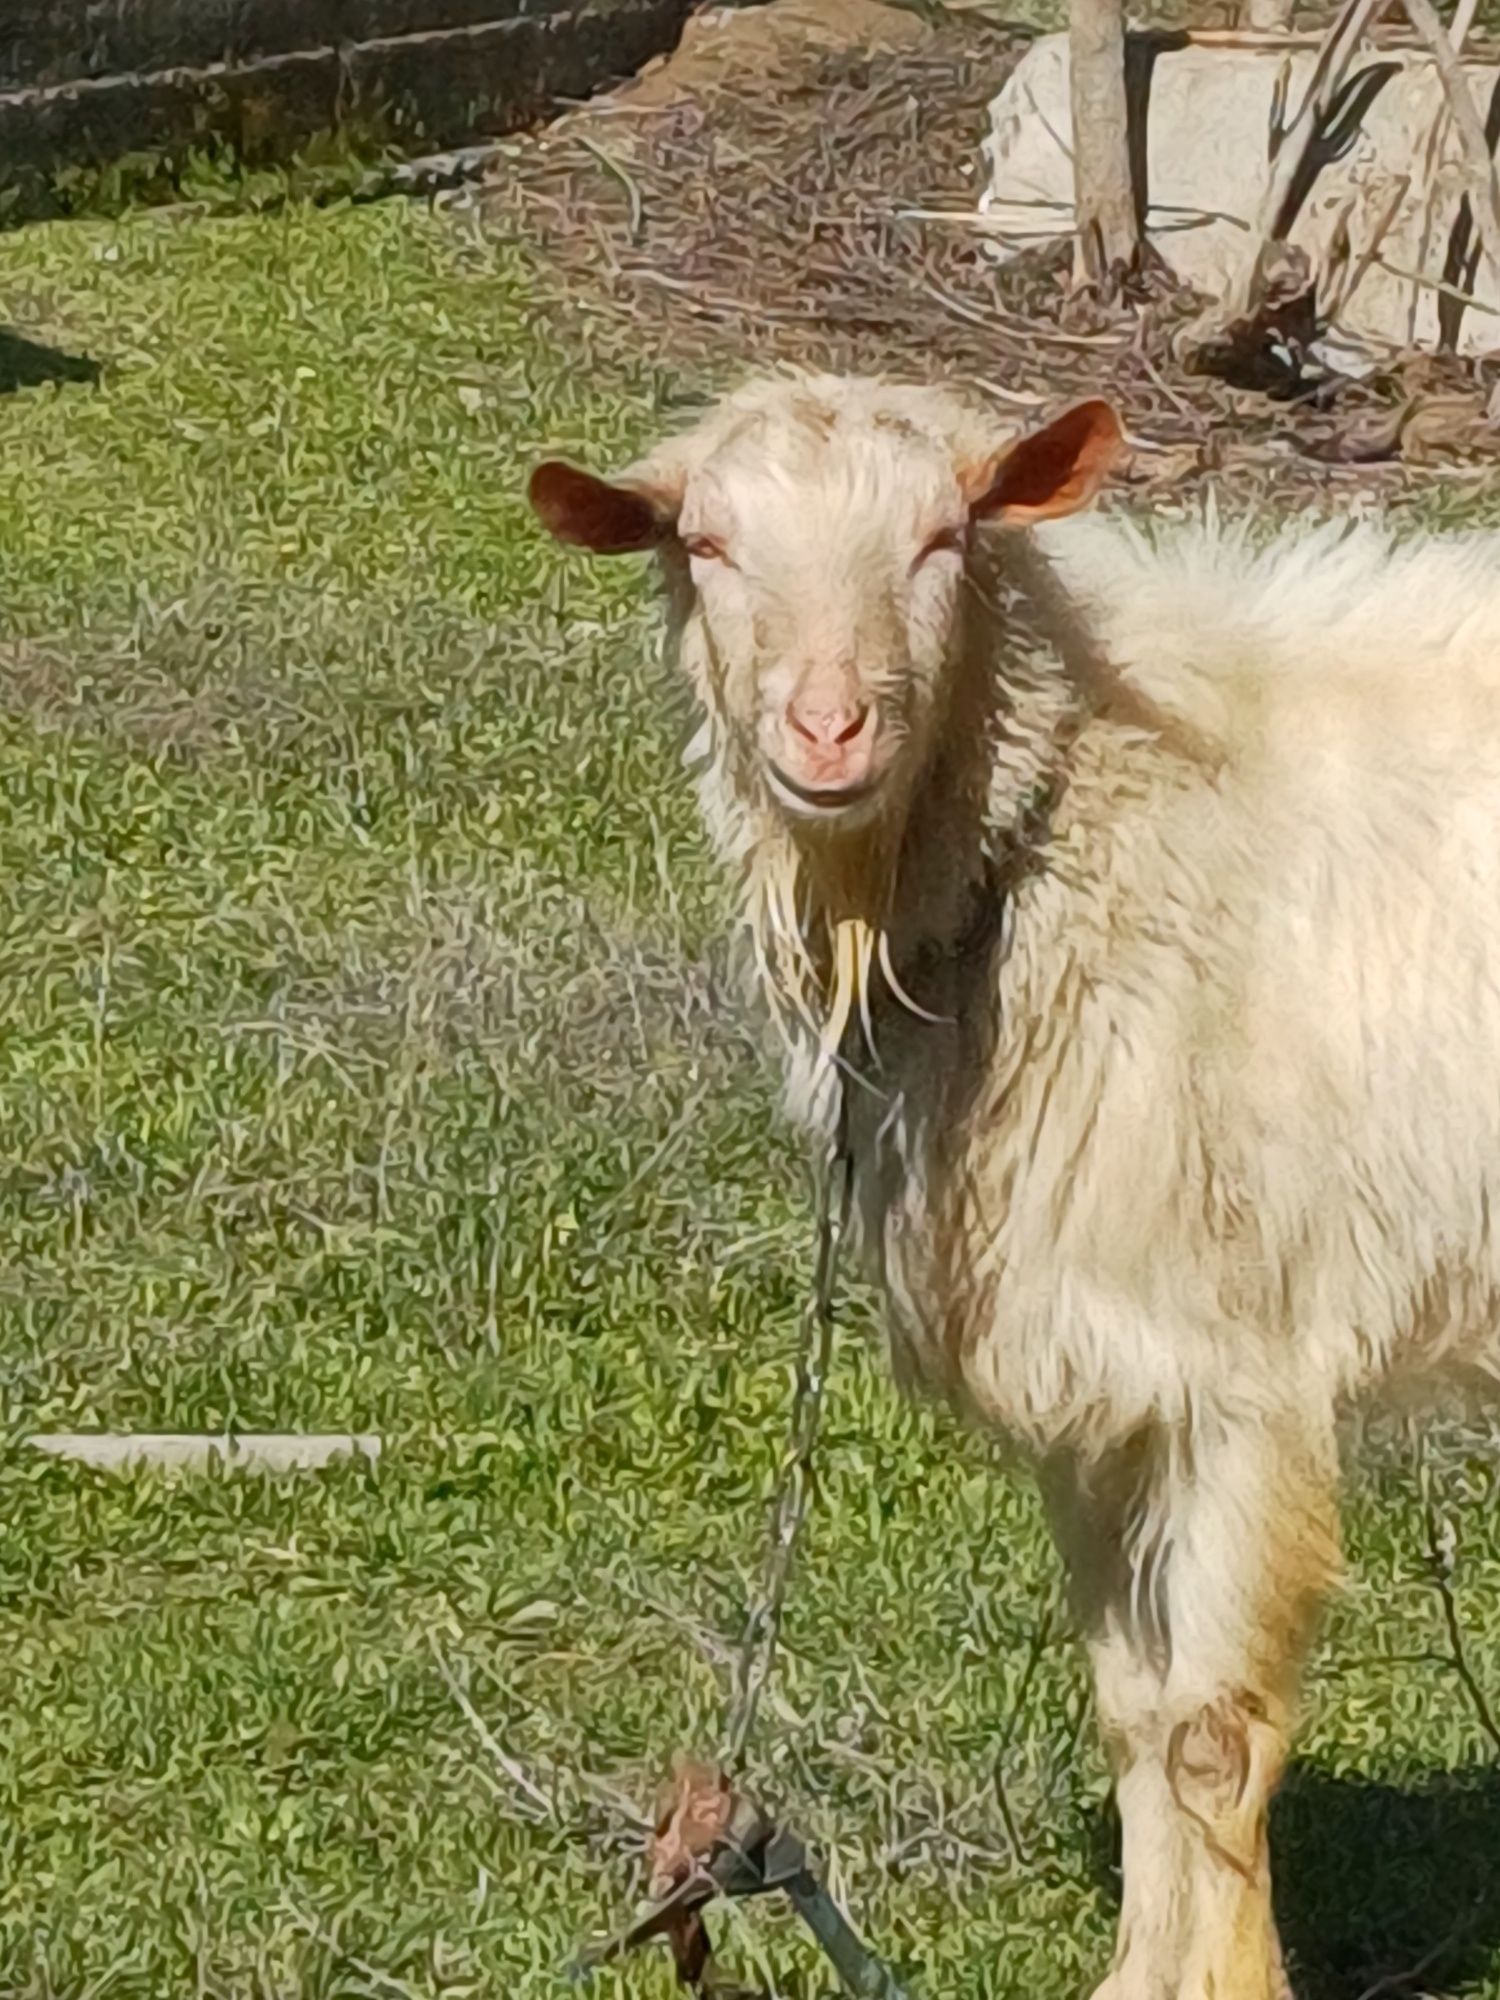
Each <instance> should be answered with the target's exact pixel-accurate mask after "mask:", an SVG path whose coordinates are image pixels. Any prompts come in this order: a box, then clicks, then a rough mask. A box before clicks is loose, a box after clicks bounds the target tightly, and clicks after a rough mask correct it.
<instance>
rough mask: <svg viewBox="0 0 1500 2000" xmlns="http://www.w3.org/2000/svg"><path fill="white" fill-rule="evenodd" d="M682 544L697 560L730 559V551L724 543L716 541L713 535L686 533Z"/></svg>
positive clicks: (718, 560) (719, 560)
mask: <svg viewBox="0 0 1500 2000" xmlns="http://www.w3.org/2000/svg"><path fill="white" fill-rule="evenodd" d="M682 546H683V547H684V549H686V550H687V552H688V554H689V555H690V556H691V557H693V559H694V560H695V561H696V562H721V563H727V562H728V561H729V552H728V550H727V549H726V548H725V547H724V544H723V543H722V542H719V541H715V539H714V537H713V536H712V535H684V536H683V538H682Z"/></svg>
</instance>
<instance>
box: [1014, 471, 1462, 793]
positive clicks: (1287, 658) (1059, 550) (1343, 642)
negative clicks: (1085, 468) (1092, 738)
mask: <svg viewBox="0 0 1500 2000" xmlns="http://www.w3.org/2000/svg"><path fill="white" fill-rule="evenodd" d="M1039 542H1040V546H1041V550H1042V553H1043V555H1044V557H1045V558H1046V560H1047V561H1048V562H1049V564H1050V565H1051V567H1052V570H1053V573H1054V575H1055V576H1056V578H1057V580H1058V582H1059V583H1060V584H1061V586H1062V588H1063V591H1064V593H1065V594H1066V596H1067V598H1068V600H1069V601H1070V603H1071V604H1072V605H1073V606H1074V608H1075V609H1076V611H1077V614H1078V616H1079V618H1080V619H1081V621H1082V622H1083V624H1084V625H1085V627H1086V628H1087V630H1088V632H1089V635H1090V638H1091V641H1092V646H1093V650H1094V652H1095V653H1096V655H1097V657H1098V659H1099V661H1100V662H1101V669H1102V671H1103V672H1105V673H1106V674H1107V675H1110V676H1113V677H1115V678H1117V679H1118V680H1119V682H1120V683H1121V684H1122V685H1124V686H1125V687H1127V688H1128V689H1129V690H1130V692H1131V693H1132V694H1133V695H1134V696H1135V697H1136V699H1137V700H1142V701H1144V702H1145V703H1146V704H1147V706H1148V707H1149V708H1150V709H1152V710H1154V711H1156V712H1157V713H1158V714H1160V715H1161V716H1163V717H1164V718H1167V719H1169V720H1171V721H1172V722H1174V723H1176V724H1178V725H1180V726H1184V727H1186V728H1187V729H1188V730H1190V731H1191V732H1192V733H1193V735H1194V736H1195V737H1197V738H1198V739H1199V740H1200V741H1202V742H1203V743H1205V744H1207V745H1209V746H1210V747H1211V748H1213V749H1214V750H1215V751H1217V752H1219V753H1221V754H1223V755H1225V756H1230V757H1233V756H1235V755H1238V754H1242V753H1246V752H1249V753H1252V754H1253V752H1254V750H1255V748H1256V746H1257V745H1258V744H1263V743H1264V742H1266V741H1267V740H1272V741H1276V742H1278V744H1279V743H1280V740H1281V738H1282V734H1283V731H1282V728H1281V727H1280V726H1279V725H1281V724H1283V723H1286V724H1290V723H1291V722H1292V721H1293V720H1295V722H1296V724H1297V727H1298V730H1299V731H1300V732H1302V733H1304V734H1306V732H1308V731H1311V732H1312V734H1313V736H1316V735H1317V734H1318V733H1319V732H1320V729H1323V728H1326V729H1329V730H1335V731H1339V732H1344V731H1347V729H1348V727H1349V726H1350V724H1351V723H1352V722H1354V721H1355V719H1356V718H1357V716H1358V715H1359V714H1361V713H1363V714H1364V715H1365V716H1367V717H1370V716H1372V715H1383V716H1384V717H1385V719H1386V720H1388V721H1389V722H1390V723H1391V724H1392V725H1393V726H1394V725H1397V724H1398V723H1400V722H1402V721H1404V720H1405V719H1406V717H1407V712H1408V711H1409V712H1410V718H1411V720H1412V722H1413V724H1414V725H1415V726H1417V727H1419V728H1421V729H1426V730H1429V731H1430V729H1431V727H1432V725H1433V724H1434V723H1437V724H1438V725H1439V726H1441V724H1442V721H1443V719H1444V717H1445V716H1446V717H1448V718H1449V719H1450V720H1451V721H1453V722H1455V723H1456V722H1457V721H1458V719H1459V717H1460V716H1462V717H1464V718H1465V719H1466V720H1467V722H1468V723H1469V724H1470V725H1471V726H1475V727H1479V728H1481V729H1482V728H1483V727H1484V725H1485V723H1486V722H1487V721H1491V722H1492V725H1493V726H1494V727H1497V728H1500V535H1495V534H1493V533H1487V532H1486V533H1467V534H1452V535H1415V536H1410V537H1398V536H1397V535H1395V534H1394V533H1393V532H1392V531H1391V530H1390V529H1389V528H1386V527H1382V526H1377V525H1375V524H1373V523H1363V522H1360V523H1352V522H1349V521H1347V520H1344V521H1333V522H1328V521H1316V520H1311V519H1308V518H1305V517H1304V518H1300V519H1294V520H1293V521H1291V522H1289V523H1287V524H1285V525H1283V526H1282V527H1281V528H1279V529H1277V530H1275V531H1274V532H1269V533H1267V532H1266V531H1265V530H1264V529H1263V528H1262V527H1261V526H1260V525H1259V524H1258V523H1255V522H1253V521H1248V520H1247V521H1239V522H1233V523H1231V522H1226V521H1224V520H1223V519H1221V518H1220V516H1219V514H1218V512H1217V510H1216V509H1215V508H1214V507H1213V506H1212V505H1211V504H1210V505H1209V506H1207V507H1205V508H1204V509H1203V510H1202V511H1201V512H1200V513H1198V514H1197V515H1196V516H1195V517H1193V518H1190V519H1187V520H1183V521H1179V522H1173V523H1143V522H1140V521H1137V520H1132V519H1128V518H1123V517H1118V516H1117V517H1098V516H1095V517H1090V518H1088V519H1085V520H1080V521H1075V522H1068V523H1061V524H1058V525H1057V526H1055V527H1053V528H1051V529H1049V530H1047V531H1046V532H1045V533H1044V534H1043V535H1042V536H1041V537H1039ZM1424 718H1425V723H1424V721H1423V719H1424Z"/></svg>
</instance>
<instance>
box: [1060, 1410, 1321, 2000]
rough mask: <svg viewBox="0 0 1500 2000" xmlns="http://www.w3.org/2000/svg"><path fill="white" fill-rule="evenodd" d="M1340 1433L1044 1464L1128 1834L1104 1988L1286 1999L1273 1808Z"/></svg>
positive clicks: (1144, 1994)
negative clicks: (1271, 1849) (1269, 1833)
mask: <svg viewBox="0 0 1500 2000" xmlns="http://www.w3.org/2000/svg"><path fill="white" fill-rule="evenodd" d="M1335 1470H1336V1459H1335V1454H1334V1450H1333V1446H1332V1442H1331V1436H1330V1435H1328V1434H1326V1433H1325V1432H1324V1431H1323V1429H1322V1428H1321V1427H1319V1428H1318V1429H1317V1431H1316V1432H1314V1431H1313V1430H1312V1429H1311V1428H1310V1427H1309V1425H1308V1422H1307V1420H1306V1418H1305V1417H1303V1416H1301V1415H1296V1416H1294V1415H1291V1414H1289V1413H1288V1414H1282V1413H1277V1414H1271V1413H1268V1412H1266V1411H1264V1410H1258V1411H1256V1413H1255V1415H1254V1416H1253V1417H1252V1416H1251V1415H1250V1414H1249V1412H1248V1411H1247V1412H1246V1413H1245V1414H1244V1415H1243V1416H1241V1415H1239V1414H1235V1415H1233V1416H1230V1415H1225V1414H1213V1415H1206V1416H1202V1417H1200V1418H1199V1419H1198V1420H1196V1421H1195V1422H1194V1424H1193V1425H1192V1427H1191V1430H1187V1429H1184V1430H1181V1431H1167V1430H1162V1431H1159V1432H1154V1433H1152V1434H1150V1435H1144V1436H1142V1437H1140V1438H1139V1439H1137V1440H1135V1441H1134V1443H1133V1444H1132V1445H1131V1446H1130V1447H1129V1448H1128V1449H1126V1450H1122V1451H1120V1452H1118V1453H1115V1454H1114V1455H1112V1456H1111V1457H1109V1458H1108V1459H1106V1460H1104V1461H1100V1462H1096V1463H1094V1464H1092V1465H1090V1466H1087V1467H1084V1466H1081V1465H1079V1464H1078V1463H1077V1462H1074V1461H1067V1462H1058V1463H1055V1464H1053V1465H1052V1466H1050V1467H1049V1468H1048V1471H1047V1475H1046V1480H1045V1485H1046V1489H1047V1496H1048V1504H1049V1507H1050V1510H1051V1514H1052V1519H1053V1524H1054V1531H1055V1532H1056V1534H1057V1538H1058V1541H1059V1544H1060V1546H1061V1548H1062V1550H1063V1553H1064V1557H1065V1559H1066V1561H1067V1563H1068V1567H1069V1571H1070V1574H1071V1577H1072V1582H1073V1587H1074V1592H1075V1598H1076V1601H1077V1604H1078V1609H1079V1613H1080V1615H1081V1618H1082V1621H1083V1624H1084V1629H1085V1632H1086V1635H1087V1638H1088V1643H1089V1650H1090V1653H1091V1656H1092V1662H1093V1668H1094V1677H1095V1684H1096V1692H1097V1697H1098V1706H1099V1712H1100V1718H1101V1722H1102V1724H1103V1729H1104V1736H1105V1742H1106V1747H1107V1749H1108V1752H1109V1756H1110V1761H1111V1764H1112V1767H1113V1770H1114V1776H1115V1787H1116V1800H1117V1803H1118V1806H1119V1812H1120V1821H1121V1831H1122V1837H1123V1864H1124V1865H1123V1873H1124V1896H1123V1907H1122V1909H1121V1914H1120V1928H1119V1937H1118V1943H1117V1948H1116V1953H1115V1961H1114V1968H1113V1971H1112V1972H1111V1974H1110V1977H1109V1979H1108V1980H1107V1981H1106V1983H1105V1985H1104V1987H1103V1988H1102V1989H1101V1994H1100V2000H1280V1996H1281V1995H1282V1994H1283V1993H1284V1992H1285V1979H1284V1975H1283V1972H1282V1968H1281V1955H1280V1948H1279V1946H1278V1943H1277V1938H1276V1929H1275V1922H1274V1918H1273V1916H1272V1910H1271V1876H1270V1861H1269V1855H1268V1851H1267V1843H1266V1818H1267V1811H1268V1808H1269V1805H1270V1800H1271V1795H1272V1793H1273V1791H1274V1790H1275V1787H1276V1785H1277V1783H1278V1781H1279V1779H1280V1776H1281V1772H1282V1768H1283V1765H1284V1763H1285V1760H1286V1754H1287V1748H1288V1743H1289V1739H1290V1733H1291V1726H1292V1718H1293V1711H1294V1706H1295V1701H1296V1694H1297V1681H1298V1677H1299V1671H1300V1666H1301V1661H1302V1656H1303V1654H1304V1652H1305V1650H1306V1646H1307V1642H1308V1639H1309V1637H1310V1635H1311V1630H1312V1626H1313V1623H1314V1620H1315V1616H1316V1612H1317V1607H1318V1604H1319V1601H1320V1600H1321V1598H1322V1596H1323V1594H1324V1592H1325V1591H1326V1589H1327V1587H1328V1585H1329V1583H1330V1582H1331V1581H1332V1578H1333V1574H1334V1571H1335V1568H1336V1563H1337V1554H1336V1548H1337V1537H1336V1517H1335V1491H1336V1487H1335Z"/></svg>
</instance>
